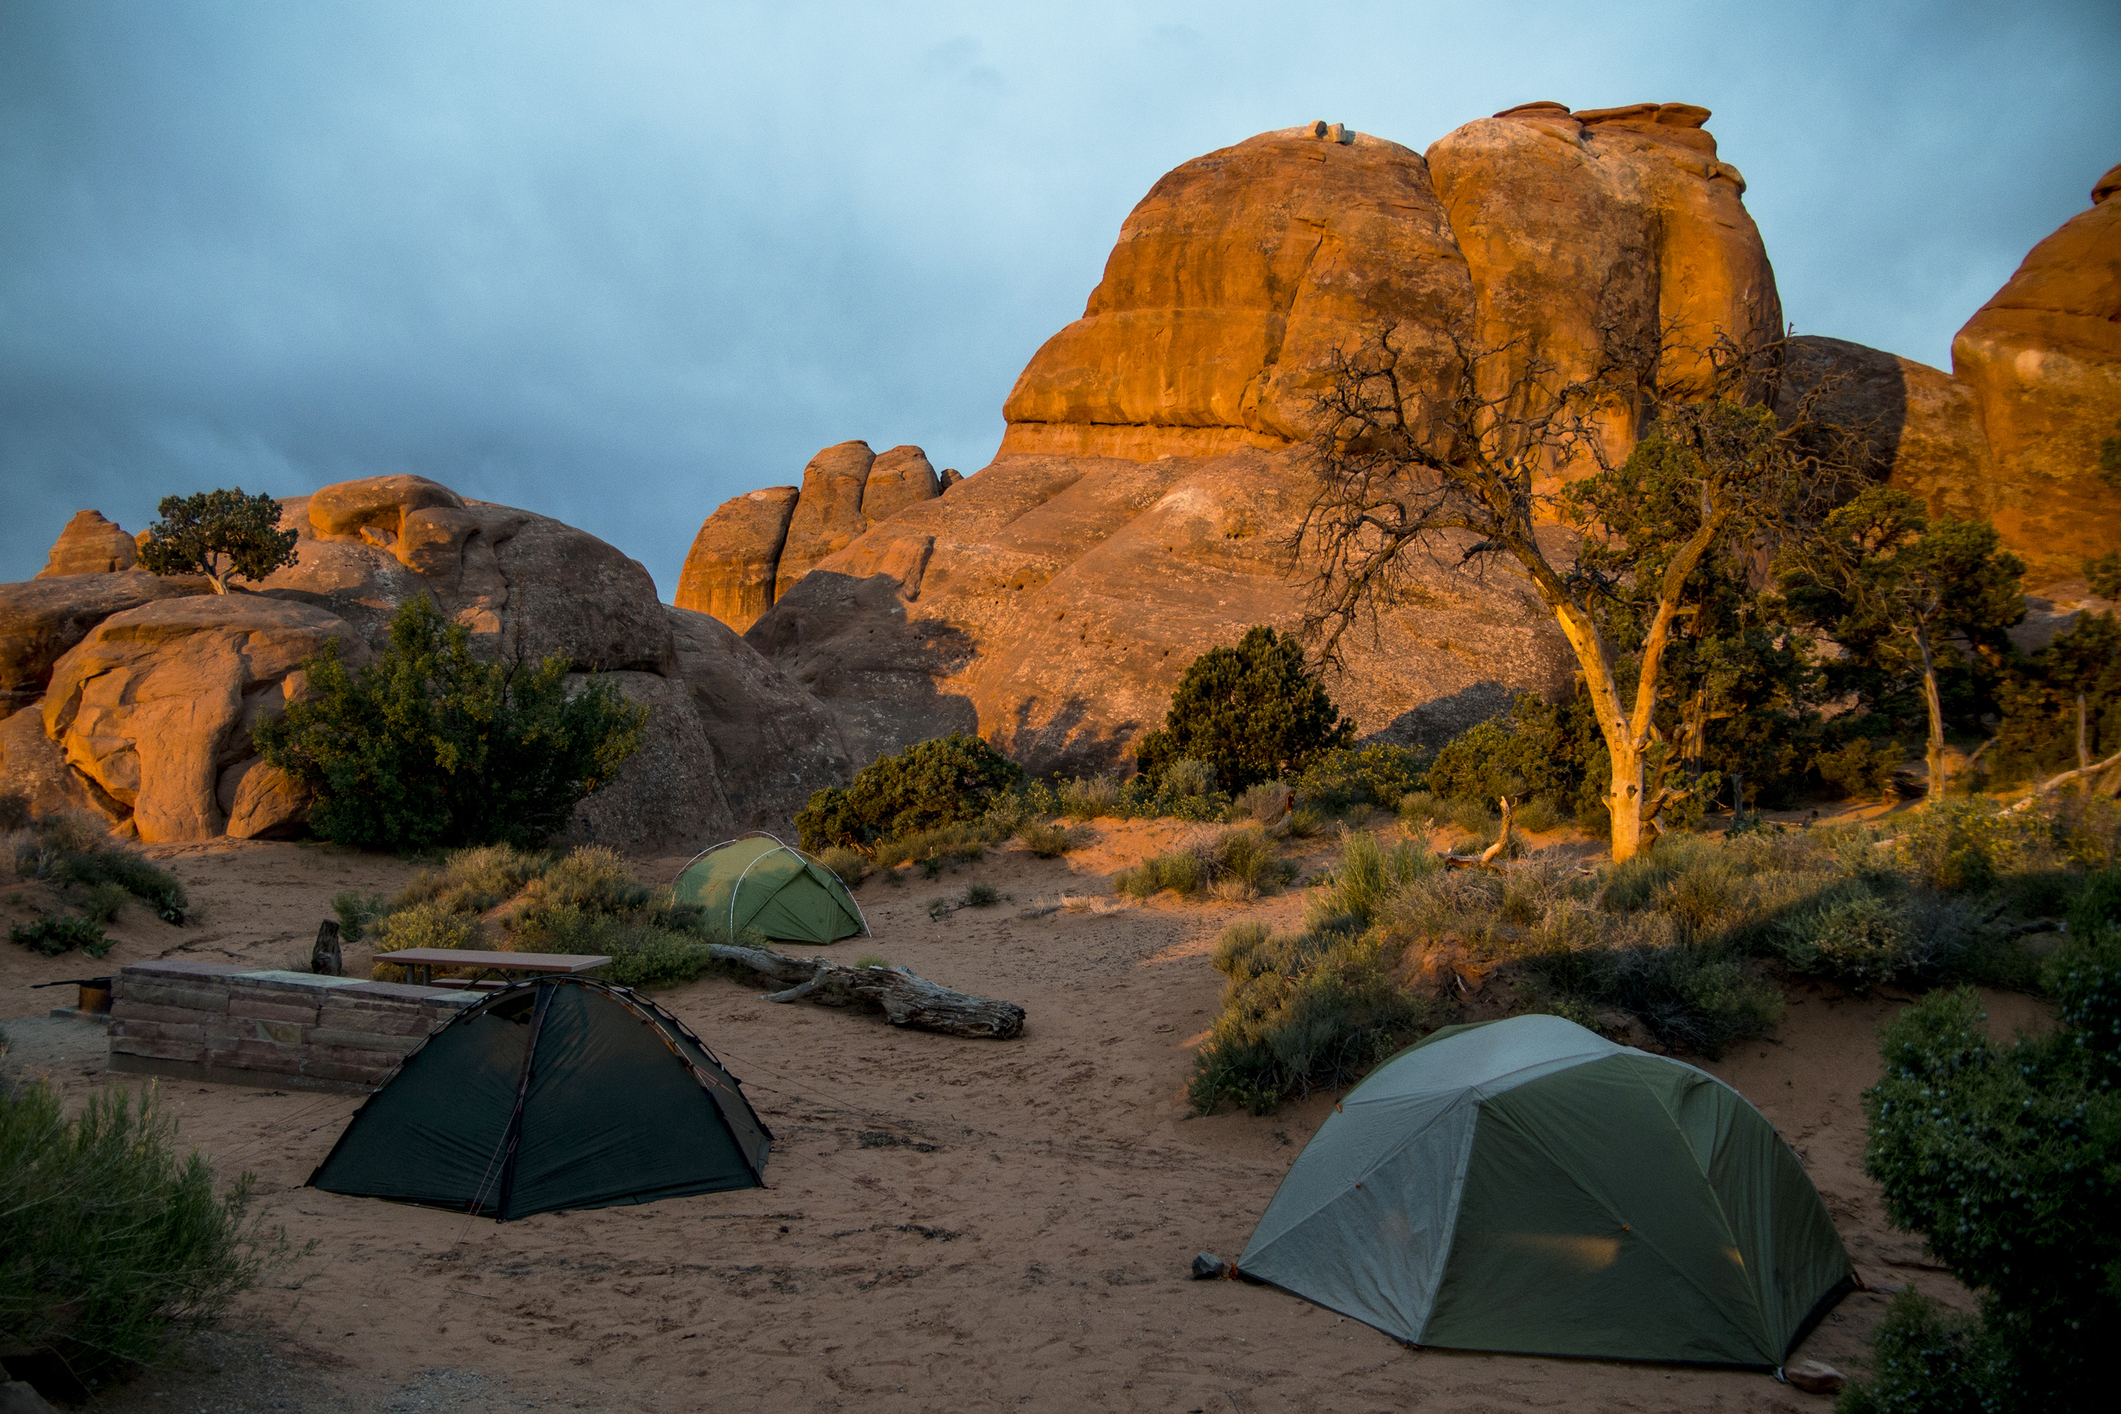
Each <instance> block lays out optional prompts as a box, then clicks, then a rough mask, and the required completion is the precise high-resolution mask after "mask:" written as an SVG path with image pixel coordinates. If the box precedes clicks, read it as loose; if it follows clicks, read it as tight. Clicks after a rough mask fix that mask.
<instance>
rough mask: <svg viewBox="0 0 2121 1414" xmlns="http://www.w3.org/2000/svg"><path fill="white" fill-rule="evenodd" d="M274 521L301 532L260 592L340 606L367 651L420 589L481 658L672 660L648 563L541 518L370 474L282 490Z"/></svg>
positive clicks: (617, 665)
mask: <svg viewBox="0 0 2121 1414" xmlns="http://www.w3.org/2000/svg"><path fill="white" fill-rule="evenodd" d="M280 523H281V525H282V526H283V527H286V528H290V529H293V530H295V531H296V532H297V533H298V534H300V535H301V537H302V538H301V539H300V540H299V541H297V543H296V546H295V550H296V554H297V557H298V558H297V560H296V563H295V564H293V565H290V566H288V567H287V568H285V569H280V570H276V571H274V572H273V573H272V574H271V575H269V576H268V577H266V578H265V579H264V580H262V581H260V582H259V583H258V585H257V586H256V588H257V590H258V592H259V593H262V594H266V595H270V596H273V597H276V598H282V599H289V600H295V601H298V602H302V603H308V604H312V605H315V606H317V607H319V608H323V609H326V610H328V611H330V612H333V613H336V614H339V615H341V616H343V617H345V618H346V619H347V620H348V621H349V622H351V623H353V624H354V626H355V627H356V628H357V629H358V630H359V631H360V632H361V634H362V636H363V637H364V638H365V639H366V640H367V641H368V642H369V643H370V644H371V645H372V646H375V647H378V648H380V647H381V646H382V644H383V642H384V641H385V639H386V638H387V637H388V633H389V623H390V618H391V616H392V615H393V614H395V613H396V612H397V610H398V607H399V606H400V605H401V604H403V603H404V602H405V601H406V600H407V599H409V598H411V597H413V596H415V595H419V594H427V595H432V596H433V597H434V599H435V601H436V602H437V603H438V604H439V605H440V606H441V608H442V610H443V612H444V613H446V614H448V615H450V616H451V617H452V618H455V619H456V620H457V621H458V622H460V623H462V624H464V625H465V626H466V627H468V628H469V629H470V630H471V632H472V636H473V640H474V645H475V646H476V647H477V648H478V649H479V651H480V652H481V653H482V654H485V655H488V656H492V657H499V658H504V659H510V660H517V659H520V660H521V661H524V662H532V663H535V662H540V661H542V660H544V659H545V658H547V657H549V656H552V655H555V654H557V655H559V656H561V657H564V658H566V659H567V660H568V662H569V663H570V664H572V665H573V666H574V667H575V668H576V669H577V670H579V671H591V670H598V671H605V672H619V671H624V672H654V673H660V672H663V671H664V670H666V669H669V668H671V667H672V666H673V660H672V658H671V653H672V647H671V642H670V628H669V625H668V623H666V622H665V620H664V618H663V606H662V603H661V601H660V600H659V599H658V598H657V596H656V592H655V581H654V580H653V579H651V578H650V577H649V574H648V571H647V570H646V569H644V568H642V566H641V564H640V562H639V561H637V560H634V559H631V558H629V557H628V556H626V555H625V554H623V553H621V552H620V551H619V550H617V549H615V548H614V547H612V546H610V545H607V544H606V543H604V542H603V541H602V540H599V539H597V538H596V537H595V536H593V535H591V534H589V533H588V532H587V531H582V530H577V529H575V528H574V527H573V526H570V525H566V524H563V523H562V522H560V521H557V520H553V519H552V518H551V517H549V516H541V515H534V514H532V513H531V512H529V511H520V510H515V509H513V508H511V507H508V506H497V505H493V504H490V503H487V502H483V501H466V500H464V499H463V498H462V497H459V496H458V495H457V494H456V493H455V492H453V491H451V490H449V488H447V487H445V486H440V485H437V484H436V483H434V482H432V481H428V480H426V479H424V478H422V477H417V476H379V477H369V478H366V479H364V480H361V481H349V482H341V483H339V484H338V485H336V486H327V487H325V488H324V489H323V490H321V491H318V492H316V493H315V494H314V495H311V496H308V497H292V498H289V499H287V500H285V501H283V502H282V503H281V520H280Z"/></svg>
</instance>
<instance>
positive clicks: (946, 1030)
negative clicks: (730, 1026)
mask: <svg viewBox="0 0 2121 1414" xmlns="http://www.w3.org/2000/svg"><path fill="white" fill-rule="evenodd" d="M707 951H708V952H709V953H710V954H712V955H713V956H714V957H715V958H716V959H717V960H718V961H721V962H732V963H735V964H737V965H738V966H740V967H748V968H750V969H751V970H752V971H753V972H756V973H758V974H759V975H761V976H763V977H771V978H772V979H773V980H774V981H776V982H786V983H789V984H790V985H789V987H788V988H787V990H785V991H780V992H775V993H772V994H771V995H769V996H768V997H767V998H766V1000H767V1001H769V1002H792V1001H797V1000H799V999H801V998H803V997H808V996H817V997H819V998H820V999H821V1000H832V999H834V998H838V999H841V1000H849V1001H863V1002H868V1003H870V1004H872V1005H875V1006H878V1007H881V1008H883V1012H884V1019H885V1020H887V1021H889V1022H890V1023H891V1024H892V1025H893V1026H908V1027H911V1028H913V1029H914V1030H916V1031H939V1032H941V1033H942V1034H944V1035H946V1036H972V1037H980V1038H985V1039H991V1040H996V1041H1007V1040H1010V1039H1012V1038H1014V1037H1017V1036H1021V1035H1023V1034H1024V1009H1023V1008H1022V1007H1020V1006H1018V1005H1017V1004H1016V1003H1014V1002H1001V1001H995V1000H993V999H992V998H989V997H975V996H970V995H967V994H966V993H964V992H953V991H951V990H950V989H949V988H948V987H939V986H937V985H936V984H935V983H933V982H930V981H928V980H927V979H926V978H924V977H920V976H916V975H915V974H914V972H913V970H912V969H911V968H906V967H845V966H842V965H841V964H839V963H836V962H827V961H826V960H825V959H824V958H821V957H788V956H786V955H785V954H782V953H777V952H768V951H766V950H765V949H763V948H742V947H735V946H732V945H731V944H728V943H710V944H708V947H707Z"/></svg>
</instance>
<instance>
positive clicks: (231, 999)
mask: <svg viewBox="0 0 2121 1414" xmlns="http://www.w3.org/2000/svg"><path fill="white" fill-rule="evenodd" d="M228 1014H229V1015H230V1016H253V1017H256V1018H258V1019H259V1020H261V1021H293V1022H297V1023H299V1024H301V1025H304V1026H314V1025H315V1024H316V1021H317V1004H316V1003H315V1002H305V1001H300V1000H296V999H294V998H291V997H290V996H289V995H288V994H287V993H284V992H272V993H267V994H263V995H260V994H259V993H257V992H255V991H252V990H251V989H249V988H246V987H238V988H235V989H234V990H232V991H230V992H229V994H228Z"/></svg>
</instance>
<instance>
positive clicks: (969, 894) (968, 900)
mask: <svg viewBox="0 0 2121 1414" xmlns="http://www.w3.org/2000/svg"><path fill="white" fill-rule="evenodd" d="M1001 901H1002V891H1001V890H1000V889H997V888H995V887H994V886H993V885H992V884H974V885H972V886H971V887H969V888H967V889H966V890H965V907H967V908H992V907H994V905H996V904H998V903H1000V902H1001Z"/></svg>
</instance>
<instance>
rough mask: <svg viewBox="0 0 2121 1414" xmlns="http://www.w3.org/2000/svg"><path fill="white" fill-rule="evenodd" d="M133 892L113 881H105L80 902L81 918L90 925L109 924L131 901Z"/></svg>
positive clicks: (92, 889)
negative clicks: (86, 920)
mask: <svg viewBox="0 0 2121 1414" xmlns="http://www.w3.org/2000/svg"><path fill="white" fill-rule="evenodd" d="M132 897H133V891H132V890H131V889H128V888H126V887H125V885H123V884H121V883H119V882H117V881H116V880H115V879H105V880H104V881H103V882H102V883H100V884H97V885H96V886H95V887H93V888H91V889H90V890H89V891H88V893H87V895H86V896H85V897H84V898H83V899H82V900H81V916H82V917H84V918H86V919H88V920H89V921H90V922H91V923H111V922H115V921H116V920H117V917H118V910H119V909H121V908H123V907H125V905H126V904H128V903H130V902H131V901H132Z"/></svg>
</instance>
